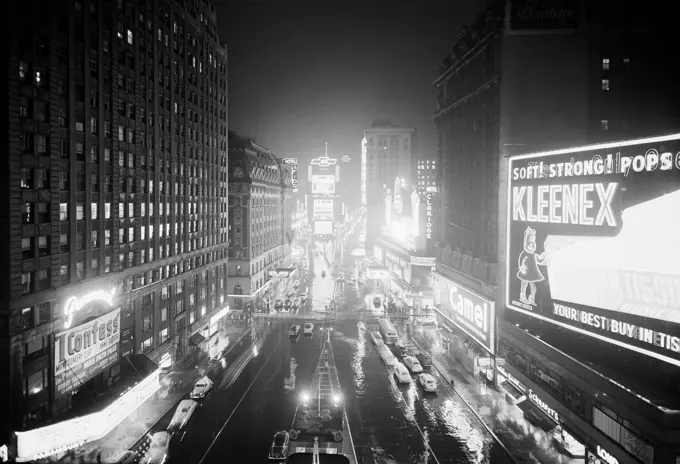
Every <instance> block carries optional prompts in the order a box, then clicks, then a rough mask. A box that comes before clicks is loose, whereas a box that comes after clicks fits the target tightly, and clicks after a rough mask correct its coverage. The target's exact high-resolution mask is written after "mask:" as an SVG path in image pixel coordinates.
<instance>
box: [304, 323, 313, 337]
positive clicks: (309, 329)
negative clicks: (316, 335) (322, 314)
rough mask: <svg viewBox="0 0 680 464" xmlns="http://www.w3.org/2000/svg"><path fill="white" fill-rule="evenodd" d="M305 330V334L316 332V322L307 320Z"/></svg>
mask: <svg viewBox="0 0 680 464" xmlns="http://www.w3.org/2000/svg"><path fill="white" fill-rule="evenodd" d="M304 331H305V335H311V334H312V333H313V332H314V324H312V323H311V322H307V323H306V324H305V329H304Z"/></svg>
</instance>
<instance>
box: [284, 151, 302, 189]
mask: <svg viewBox="0 0 680 464" xmlns="http://www.w3.org/2000/svg"><path fill="white" fill-rule="evenodd" d="M281 162H282V163H283V164H287V165H289V166H290V176H291V183H292V184H293V192H297V191H298V175H297V174H298V168H297V164H298V162H297V158H283V159H282V160H281Z"/></svg>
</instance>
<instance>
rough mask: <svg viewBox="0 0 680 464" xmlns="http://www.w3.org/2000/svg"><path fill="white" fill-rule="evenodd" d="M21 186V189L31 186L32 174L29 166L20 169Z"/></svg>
mask: <svg viewBox="0 0 680 464" xmlns="http://www.w3.org/2000/svg"><path fill="white" fill-rule="evenodd" d="M21 188H22V189H30V188H33V176H32V174H31V169H30V168H22V169H21Z"/></svg>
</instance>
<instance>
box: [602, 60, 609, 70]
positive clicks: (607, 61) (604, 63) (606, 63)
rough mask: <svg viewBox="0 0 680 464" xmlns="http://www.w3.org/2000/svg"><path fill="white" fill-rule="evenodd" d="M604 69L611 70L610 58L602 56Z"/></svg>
mask: <svg viewBox="0 0 680 464" xmlns="http://www.w3.org/2000/svg"><path fill="white" fill-rule="evenodd" d="M602 69H603V70H604V71H608V70H609V58H602Z"/></svg>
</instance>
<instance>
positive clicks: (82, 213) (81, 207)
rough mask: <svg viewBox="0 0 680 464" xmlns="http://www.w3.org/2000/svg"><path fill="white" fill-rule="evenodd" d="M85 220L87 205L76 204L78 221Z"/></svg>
mask: <svg viewBox="0 0 680 464" xmlns="http://www.w3.org/2000/svg"><path fill="white" fill-rule="evenodd" d="M84 218H85V205H84V204H83V203H76V221H82V220H83V219H84Z"/></svg>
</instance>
